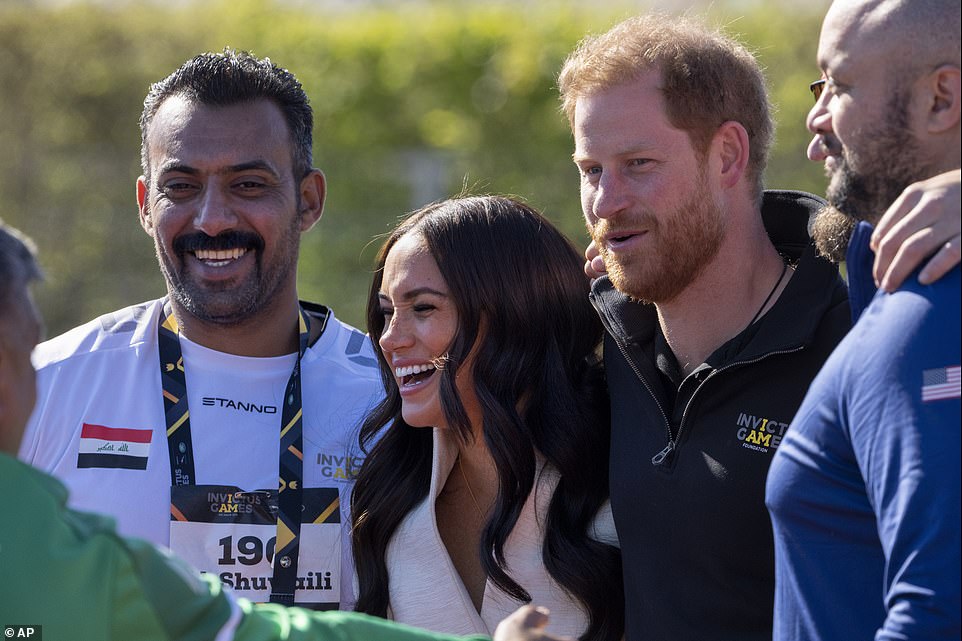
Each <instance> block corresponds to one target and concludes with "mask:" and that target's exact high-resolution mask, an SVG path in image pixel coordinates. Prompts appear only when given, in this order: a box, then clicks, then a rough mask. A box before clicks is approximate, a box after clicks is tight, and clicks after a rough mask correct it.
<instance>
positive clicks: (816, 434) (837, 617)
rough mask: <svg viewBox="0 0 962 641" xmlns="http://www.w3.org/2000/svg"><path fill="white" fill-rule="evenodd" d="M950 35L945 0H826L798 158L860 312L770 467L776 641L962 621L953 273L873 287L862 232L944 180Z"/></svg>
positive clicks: (948, 150) (955, 18) (925, 631)
mask: <svg viewBox="0 0 962 641" xmlns="http://www.w3.org/2000/svg"><path fill="white" fill-rule="evenodd" d="M960 40H962V38H960V9H959V5H958V3H957V2H954V1H948V0H836V2H835V3H834V4H832V6H831V7H830V9H829V11H828V13H827V15H826V17H825V21H824V23H823V26H822V33H821V38H820V41H819V48H818V62H819V66H820V67H821V70H822V79H821V80H820V81H817V82H816V83H813V93H815V94H816V98H817V100H816V104H815V106H814V107H813V108H812V111H811V112H810V113H809V116H808V127H809V129H810V130H811V131H812V132H813V133H814V134H815V138H814V140H813V141H812V144H811V146H810V147H809V157H810V158H811V159H812V160H814V161H822V162H824V163H825V169H826V173H827V175H828V177H829V186H828V191H827V196H828V200H829V207H828V208H826V209H825V210H824V211H823V212H821V213H820V214H819V215H818V217H817V219H816V221H815V224H814V227H813V235H814V237H815V240H816V242H817V243H818V245H819V246H820V247H821V248H822V249H823V251H824V252H826V253H832V254H834V255H835V258H836V259H841V258H845V260H846V264H847V265H848V270H849V289H850V292H851V298H850V301H851V306H852V311H853V319H857V322H856V324H855V326H854V327H853V328H852V331H851V332H850V333H849V334H848V336H847V337H846V338H845V339H844V340H843V341H842V342H841V343H840V344H839V346H838V348H836V350H835V352H834V353H833V354H832V356H831V357H830V358H829V359H828V361H827V362H826V364H825V366H824V367H823V368H822V370H821V372H820V373H819V375H818V376H817V377H816V379H815V380H814V381H813V383H812V386H811V388H810V390H809V393H808V395H807V396H806V398H805V400H804V401H803V403H802V406H801V407H800V409H799V411H798V413H797V415H796V417H795V419H794V421H793V422H792V424H791V426H790V428H789V430H788V434H787V436H786V437H785V439H784V440H783V442H782V445H781V447H779V449H778V452H777V453H776V455H775V457H774V460H773V462H772V465H771V469H770V473H769V477H768V483H767V499H766V501H767V504H768V507H769V510H770V512H771V515H772V521H773V528H774V535H775V553H776V595H775V629H774V638H775V639H777V640H778V641H805V640H809V639H812V640H814V639H873V638H874V639H876V640H878V641H882V640H894V639H958V638H959V636H960V633H962V623H960V610H962V607H960V604H962V598H960V583H962V581H960V570H959V568H960V535H959V533H960V528H959V522H960V518H962V516H960V503H962V499H960V485H962V481H960V468H962V460H960V447H962V443H960V429H959V425H960V421H962V416H960V383H959V365H960V360H962V357H960V340H959V327H960V324H962V320H960V277H959V268H958V266H956V267H955V268H954V269H952V270H951V271H950V272H949V273H948V274H947V275H946V276H945V277H943V278H942V279H940V280H939V281H938V282H936V283H934V284H931V285H925V284H922V283H921V282H920V281H919V279H918V278H908V279H907V280H906V282H905V284H903V285H902V286H900V287H899V288H898V289H896V290H895V291H894V293H891V294H888V293H884V292H881V293H876V291H875V285H874V283H873V281H872V277H871V269H872V263H873V261H874V259H875V256H874V255H873V252H872V250H871V245H870V237H871V234H872V224H874V223H876V222H878V217H879V212H883V211H885V210H886V208H887V207H888V206H889V205H890V204H892V201H894V200H896V199H897V198H898V197H899V194H900V193H901V192H902V190H903V189H904V188H905V187H906V186H908V185H909V184H911V183H913V182H916V181H926V182H923V183H922V184H923V187H926V188H939V187H940V186H942V187H946V186H948V187H950V188H951V185H952V183H953V181H954V183H955V185H956V189H957V185H958V180H959V166H960V104H962V89H960ZM926 179H927V180H926ZM956 211H957V210H956ZM956 215H958V214H957V213H956ZM846 249H847V253H846V251H845V250H846Z"/></svg>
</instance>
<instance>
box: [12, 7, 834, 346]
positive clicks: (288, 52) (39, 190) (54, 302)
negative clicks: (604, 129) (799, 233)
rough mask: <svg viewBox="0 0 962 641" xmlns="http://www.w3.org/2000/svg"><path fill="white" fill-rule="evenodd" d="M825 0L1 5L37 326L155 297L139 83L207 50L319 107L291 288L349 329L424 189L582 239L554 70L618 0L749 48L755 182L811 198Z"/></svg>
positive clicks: (159, 284) (61, 324)
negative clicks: (761, 134) (315, 194)
mask: <svg viewBox="0 0 962 641" xmlns="http://www.w3.org/2000/svg"><path fill="white" fill-rule="evenodd" d="M826 5H827V0H823V1H819V2H814V3H811V4H807V5H806V6H805V7H801V6H800V5H796V4H794V3H791V2H778V3H773V2H746V1H745V0H742V1H740V2H736V1H734V0H733V1H730V2H727V3H726V2H714V3H712V4H710V5H708V4H706V5H704V6H696V7H694V8H690V7H688V8H686V7H681V8H679V7H674V6H672V7H666V5H665V4H664V3H639V2H634V3H625V2H622V3H587V4H584V3H573V2H563V1H560V0H559V1H557V2H528V3H523V2H516V3H511V4H506V3H488V2H441V1H437V2H420V3H407V2H405V3H398V4H391V3H362V2H354V3H346V2H341V3H335V2H324V3H317V4H314V3H304V2H302V3H295V2H284V1H283V0H222V1H219V2H199V1H198V2H189V1H181V2H177V3H132V2H117V3H113V4H111V3H104V2H100V3H81V2H66V3H63V2H61V3H60V4H49V3H35V2H29V1H24V0H21V1H20V2H12V0H4V2H3V3H0V140H2V141H3V143H4V145H3V150H2V151H0V217H2V218H3V219H4V220H6V221H7V222H8V223H10V224H12V225H14V226H16V227H19V228H20V229H22V230H24V231H25V232H26V233H28V234H30V235H31V236H32V237H33V238H34V239H35V240H36V242H37V244H38V246H39V247H40V251H41V258H42V263H43V264H44V267H45V269H46V272H47V277H48V281H47V283H46V284H45V285H44V286H42V287H40V288H38V291H37V294H38V302H39V304H40V307H41V309H42V311H43V313H44V315H45V317H46V320H47V324H48V335H55V334H57V333H60V332H62V331H64V330H66V329H68V328H69V327H72V326H74V325H76V324H79V323H81V322H83V321H85V320H88V319H90V318H93V317H95V316H97V315H99V314H102V313H105V312H108V311H111V310H113V309H116V308H119V307H123V306H125V305H128V304H133V303H137V302H140V301H142V300H146V299H149V298H154V297H157V296H160V295H162V294H163V293H164V286H163V280H162V279H161V276H160V273H159V269H158V267H157V264H156V259H155V257H154V254H153V248H152V244H151V241H150V239H149V238H148V237H147V236H146V235H145V234H144V233H143V231H142V230H141V228H140V226H139V223H138V221H137V214H136V206H135V199H134V182H135V180H136V178H137V176H138V175H139V174H140V165H139V145H140V134H139V131H138V125H137V123H138V119H139V116H140V111H141V107H142V102H143V98H144V95H145V94H146V92H147V89H148V87H149V85H150V83H151V82H154V81H156V80H159V79H161V78H163V77H164V76H166V75H167V74H169V73H170V72H171V71H173V70H174V69H175V68H176V67H177V66H179V65H180V64H181V63H182V62H183V61H184V60H186V59H187V58H190V57H192V56H193V55H195V54H197V53H199V52H201V51H219V50H222V49H223V48H224V47H226V46H229V47H233V48H236V49H246V50H250V51H252V52H253V53H255V54H256V55H258V56H261V57H263V56H269V57H270V58H271V59H272V60H273V61H274V62H275V63H276V64H278V65H280V66H282V67H287V68H289V69H291V70H292V71H293V72H294V73H295V74H296V75H297V76H298V78H299V79H300V80H301V82H302V83H303V84H304V87H305V89H306V90H307V93H308V95H309V96H310V97H311V101H312V104H313V106H314V110H315V119H316V120H315V131H314V158H315V165H316V166H317V167H319V168H321V169H322V170H323V171H324V172H325V174H326V175H327V178H328V187H329V194H328V201H327V205H326V209H325V214H324V218H323V219H322V220H321V222H320V224H319V225H318V226H317V227H316V228H315V229H314V231H312V232H311V233H310V234H308V235H307V236H306V237H305V238H304V242H303V244H302V248H301V264H300V272H299V289H300V294H301V296H302V297H303V298H307V299H310V300H315V301H319V302H323V303H326V304H329V305H331V306H332V307H333V308H334V309H335V312H336V313H337V315H338V316H339V317H340V318H342V319H344V320H346V321H348V322H350V323H352V324H355V325H357V326H361V327H363V322H364V321H363V307H364V300H365V297H366V292H367V289H368V284H369V281H370V265H371V263H372V262H373V258H374V254H375V252H376V248H377V246H378V245H379V240H377V239H376V237H377V236H379V235H380V234H383V233H385V232H386V231H387V230H388V229H389V228H390V227H391V226H392V225H393V223H394V222H395V221H396V220H397V218H398V217H399V216H401V215H402V214H404V213H405V212H407V211H410V210H412V209H415V208H417V207H419V206H421V205H423V204H425V203H426V202H430V201H432V200H436V199H439V198H443V197H446V196H449V195H452V194H456V193H459V192H462V191H468V192H471V193H509V194H515V195H518V196H522V197H524V198H525V199H527V200H528V202H530V203H531V204H532V205H534V206H535V207H538V208H539V209H541V210H542V211H544V212H545V213H546V214H547V215H548V216H549V218H551V219H552V220H553V221H555V222H556V223H557V224H558V225H559V226H561V227H562V228H563V229H564V230H565V231H566V233H567V234H568V235H569V236H570V237H571V238H572V239H573V240H574V241H575V243H576V244H578V245H582V244H583V243H584V242H585V232H584V227H583V224H582V222H581V213H580V206H579V202H578V179H577V173H576V171H575V169H574V166H573V165H572V163H571V161H570V154H571V148H572V144H571V136H570V133H569V131H568V127H567V123H566V121H565V119H564V118H563V116H562V115H561V113H560V111H559V107H558V98H557V91H556V88H555V77H556V74H557V72H558V70H559V68H560V65H561V63H562V61H563V59H564V57H565V55H566V54H567V53H568V52H569V51H570V50H571V48H572V47H573V46H574V44H575V43H576V42H577V41H578V40H579V39H580V38H581V37H582V36H583V35H585V34H586V33H589V32H599V31H603V30H605V29H606V28H607V27H609V26H610V25H612V24H614V23H615V22H617V21H618V20H620V19H622V18H624V17H626V16H628V15H631V14H633V13H638V12H641V11H647V10H663V9H666V8H667V9H668V10H672V11H673V10H687V11H688V12H689V13H693V14H695V15H701V16H704V17H706V18H707V20H708V21H709V22H710V23H712V24H714V25H719V26H724V27H725V29H726V30H727V31H728V32H729V33H731V34H733V35H735V36H737V37H738V38H739V39H741V40H742V41H743V42H745V43H747V44H748V46H749V47H750V48H751V49H752V50H753V51H755V52H756V54H757V55H758V56H759V58H760V60H761V62H762V64H763V66H764V67H765V68H766V72H767V75H768V78H769V87H770V92H771V96H772V100H773V102H774V103H775V105H776V117H777V120H778V134H777V141H776V146H775V148H774V152H773V157H772V161H771V163H770V166H769V170H768V174H767V178H766V182H767V184H768V185H769V186H770V187H781V188H788V187H791V188H798V189H806V190H810V191H814V192H816V193H819V192H820V190H821V189H822V188H823V179H822V177H821V171H820V169H819V168H818V167H817V166H815V165H814V164H813V163H809V162H807V161H806V160H805V153H804V150H805V145H806V143H807V141H808V135H807V134H806V132H805V129H804V124H803V123H804V116H805V113H806V111H807V110H808V108H809V105H810V103H811V96H810V95H809V93H808V91H807V85H808V83H809V82H810V81H811V80H813V79H814V78H816V77H817V73H818V72H817V69H816V66H815V62H814V60H815V47H816V43H817V39H818V30H819V24H820V22H821V17H822V15H823V14H824V9H825V7H826ZM372 240H373V242H372Z"/></svg>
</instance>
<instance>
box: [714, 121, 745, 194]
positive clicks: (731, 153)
mask: <svg viewBox="0 0 962 641" xmlns="http://www.w3.org/2000/svg"><path fill="white" fill-rule="evenodd" d="M749 149H750V147H749V143H748V132H747V131H745V127H744V126H743V125H742V124H741V123H740V122H735V121H734V120H728V121H726V122H723V123H722V124H721V126H719V127H718V129H717V130H716V131H715V135H714V136H712V140H711V144H710V145H709V149H708V153H709V161H708V166H709V168H710V169H711V171H712V172H713V173H715V175H716V176H718V177H719V179H720V181H721V186H722V187H725V188H730V187H733V186H735V185H736V184H738V181H739V180H741V179H742V177H743V176H744V175H745V168H746V167H747V166H748V156H749Z"/></svg>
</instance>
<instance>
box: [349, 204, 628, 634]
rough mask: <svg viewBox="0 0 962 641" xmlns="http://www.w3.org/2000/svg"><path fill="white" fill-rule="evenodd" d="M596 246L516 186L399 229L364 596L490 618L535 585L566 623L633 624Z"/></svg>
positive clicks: (358, 494) (379, 285) (369, 449)
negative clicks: (597, 305) (615, 511)
mask: <svg viewBox="0 0 962 641" xmlns="http://www.w3.org/2000/svg"><path fill="white" fill-rule="evenodd" d="M582 262H583V259H582V258H581V256H580V255H579V254H578V252H577V251H575V250H574V248H573V247H572V245H571V244H570V243H569V242H568V240H567V239H566V238H565V237H564V236H563V235H562V234H561V233H560V232H559V231H558V230H557V229H555V228H554V227H553V226H552V225H551V223H550V222H548V221H547V220H546V219H545V218H544V217H542V216H541V215H540V214H538V213H537V212H536V211H534V210H533V209H531V208H530V207H528V206H527V205H524V204H523V203H520V202H518V201H515V200H512V199H510V198H505V197H493V196H488V197H470V198H459V199H453V200H448V201H445V202H442V203H439V204H434V205H430V206H428V207H426V208H424V209H422V210H420V211H417V212H415V213H414V214H412V215H410V216H409V217H408V218H406V219H405V220H404V221H403V222H401V223H400V225H399V226H398V227H397V228H396V229H395V230H394V232H393V233H391V235H390V236H389V238H388V239H387V241H386V242H385V243H384V245H383V247H382V248H381V250H380V253H379V254H378V259H377V270H376V272H375V274H374V282H373V284H372V286H371V293H370V299H369V301H368V330H369V332H370V335H371V338H372V340H373V341H374V345H375V349H376V350H377V352H378V356H379V364H380V368H381V375H382V378H383V381H384V386H385V390H386V397H385V399H384V401H383V402H382V403H381V404H380V405H379V406H378V407H377V408H376V409H375V410H374V411H373V413H372V414H371V415H370V416H369V417H368V418H367V420H366V421H365V424H364V426H363V428H362V432H361V446H362V449H363V450H364V451H365V454H366V459H365V461H364V464H363V466H362V467H361V470H360V472H359V474H358V477H357V480H356V484H355V488H354V494H353V499H352V505H351V507H352V514H353V521H354V523H353V533H352V537H353V547H354V559H355V566H356V571H357V575H358V587H359V595H358V601H357V609H358V610H359V611H362V612H367V613H369V614H375V615H379V616H390V617H392V618H394V619H396V620H398V621H403V622H406V623H411V624H414V625H419V626H423V627H427V628H431V629H436V630H440V631H445V632H451V633H459V634H469V633H477V632H480V633H488V634H490V633H491V632H492V631H493V630H494V628H495V626H496V625H497V623H498V621H500V620H501V619H502V618H504V617H505V616H507V615H508V614H510V613H511V612H512V611H514V610H515V608H517V607H518V606H519V605H521V604H523V603H527V602H532V603H534V604H536V605H545V606H547V607H548V608H549V609H550V610H551V612H552V614H551V627H550V629H551V631H552V632H553V633H555V634H564V635H570V636H574V637H579V638H581V639H583V640H592V641H595V640H597V641H602V640H604V641H614V640H617V639H620V638H621V635H622V630H623V617H624V598H623V592H622V581H621V556H620V553H619V550H618V549H617V547H616V546H617V541H616V538H615V533H614V525H613V523H612V520H611V513H610V508H609V507H608V503H607V498H608V441H609V436H608V415H607V408H608V405H607V400H606V394H605V389H604V381H603V374H602V371H601V368H600V364H599V362H598V359H597V355H596V350H597V347H598V345H599V343H600V341H601V336H602V328H601V324H600V322H599V320H598V317H597V315H596V314H595V312H594V310H593V309H592V308H591V305H590V303H589V301H588V282H587V280H586V278H585V276H584V275H583V272H582V267H581V266H582ZM427 428H433V429H427Z"/></svg>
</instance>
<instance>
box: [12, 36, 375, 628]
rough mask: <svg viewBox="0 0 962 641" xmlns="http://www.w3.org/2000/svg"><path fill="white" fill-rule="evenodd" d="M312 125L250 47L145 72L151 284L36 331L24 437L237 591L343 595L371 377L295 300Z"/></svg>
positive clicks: (305, 109) (39, 456) (87, 491)
mask: <svg viewBox="0 0 962 641" xmlns="http://www.w3.org/2000/svg"><path fill="white" fill-rule="evenodd" d="M312 127H313V115H312V110H311V107H310V105H309V104H308V99H307V96H306V95H305V93H304V91H303V89H302V88H301V85H300V83H299V82H298V81H297V79H296V78H295V77H294V76H293V75H292V74H291V73H290V72H289V71H287V70H284V69H281V68H279V67H277V66H276V65H274V64H272V63H271V61H270V60H267V59H263V60H259V59H257V58H254V57H253V56H251V55H249V54H246V53H237V52H233V51H229V50H228V51H225V52H223V53H216V54H214V53H211V54H203V55H200V56H197V57H196V58H193V59H192V60H189V61H187V62H186V63H185V64H184V65H183V66H181V67H180V68H179V69H178V70H176V71H175V72H174V73H173V74H171V75H170V76H169V77H167V78H165V79H164V80H162V81H160V82H158V83H156V84H154V85H153V86H152V87H151V89H150V92H149V94H148V95H147V98H146V100H145V102H144V111H143V114H142V117H141V134H142V148H141V156H142V158H141V160H142V166H143V175H142V176H141V177H140V178H139V179H138V181H137V202H138V209H139V213H140V223H141V225H142V226H143V228H144V230H145V231H146V232H147V234H148V235H149V236H150V238H151V239H152V240H153V244H154V250H155V252H156V254H157V258H158V262H159V264H160V269H161V273H162V274H163V276H164V280H165V281H166V284H167V296H166V297H164V298H162V299H159V300H154V301H149V302H146V303H143V304H140V305H135V306H132V307H129V308H127V309H124V310H120V311H117V312H114V313H112V314H107V315H105V316H103V317H101V318H99V319H97V320H95V321H93V322H91V323H88V324H86V325H84V326H82V327H79V328H77V329H75V330H73V331H71V332H68V333H66V334H64V335H62V336H60V337H57V338H54V339H52V340H50V341H47V342H45V343H43V344H41V345H40V346H39V347H38V348H37V350H36V352H35V354H34V362H35V364H36V365H37V369H38V375H37V380H38V388H39V400H38V405H37V409H36V411H35V412H34V414H33V417H32V420H31V422H30V424H29V426H28V428H27V432H26V436H25V438H24V441H23V444H22V446H21V448H20V455H21V457H22V458H23V459H25V460H26V461H27V462H30V463H32V464H34V465H35V466H37V467H40V468H42V469H44V470H46V471H49V472H51V473H53V474H54V475H55V476H57V477H59V478H60V479H61V480H62V481H64V482H65V483H66V485H67V486H68V487H69V488H70V490H71V501H72V505H73V506H74V507H79V508H82V509H85V510H90V511H99V512H105V513H107V514H109V515H111V516H113V517H114V518H116V519H117V522H118V526H119V530H120V532H121V533H123V534H130V535H137V536H140V537H143V538H146V539H149V540H151V541H154V542H156V543H160V544H163V545H169V546H170V547H171V548H172V549H173V550H175V551H176V552H178V553H180V554H181V555H182V556H184V557H185V558H186V559H187V560H188V561H190V562H191V563H193V564H194V565H195V566H197V567H198V568H200V569H202V570H205V571H207V572H210V573H212V574H214V575H216V576H218V577H219V578H220V579H221V581H222V582H223V583H224V584H225V585H228V586H230V587H233V588H234V590H235V591H237V592H238V593H239V594H241V595H242V596H246V597H249V598H251V599H252V600H255V601H266V600H271V601H275V602H279V603H288V604H289V603H298V604H303V605H307V606H310V607H312V608H315V609H334V608H338V607H341V608H345V607H350V605H351V603H352V601H353V594H352V592H353V590H352V582H351V576H352V574H353V570H352V562H351V556H350V551H349V538H348V534H347V532H346V531H342V529H344V528H346V526H347V524H348V523H349V519H348V518H347V509H348V505H349V503H350V501H349V500H348V496H349V492H350V488H351V483H352V476H353V472H354V470H355V469H356V468H357V467H359V466H360V461H359V460H358V461H353V463H343V464H336V463H333V462H334V461H352V458H351V456H352V454H354V452H353V450H354V437H355V434H356V432H355V427H356V426H357V425H358V424H359V422H360V420H361V419H362V417H363V415H364V414H365V412H366V410H367V409H368V408H369V407H370V406H372V405H373V404H374V403H375V402H376V400H377V399H378V397H379V396H380V381H379V378H378V374H377V367H376V362H375V359H374V356H373V352H372V351H371V347H370V345H369V342H368V341H367V339H366V337H365V336H364V335H363V334H362V333H361V332H359V331H357V330H355V329H354V328H352V327H350V326H348V325H345V324H343V323H341V322H339V321H338V320H337V319H336V318H335V317H334V314H333V312H331V310H330V309H328V308H326V307H324V306H322V305H316V304H312V303H308V302H303V301H299V300H298V295H297V260H298V251H299V247H300V240H301V235H302V234H304V233H306V232H308V231H309V230H310V229H311V228H312V227H313V226H314V225H315V223H317V221H318V220H319V219H320V217H321V213H322V209H323V205H324V196H325V189H326V184H325V180H324V175H323V174H322V173H321V172H320V171H319V170H317V169H315V168H314V167H312V165H311V152H312V131H311V130H312ZM215 399H216V400H217V401H218V402H214V401H215ZM302 542H303V545H302Z"/></svg>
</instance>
